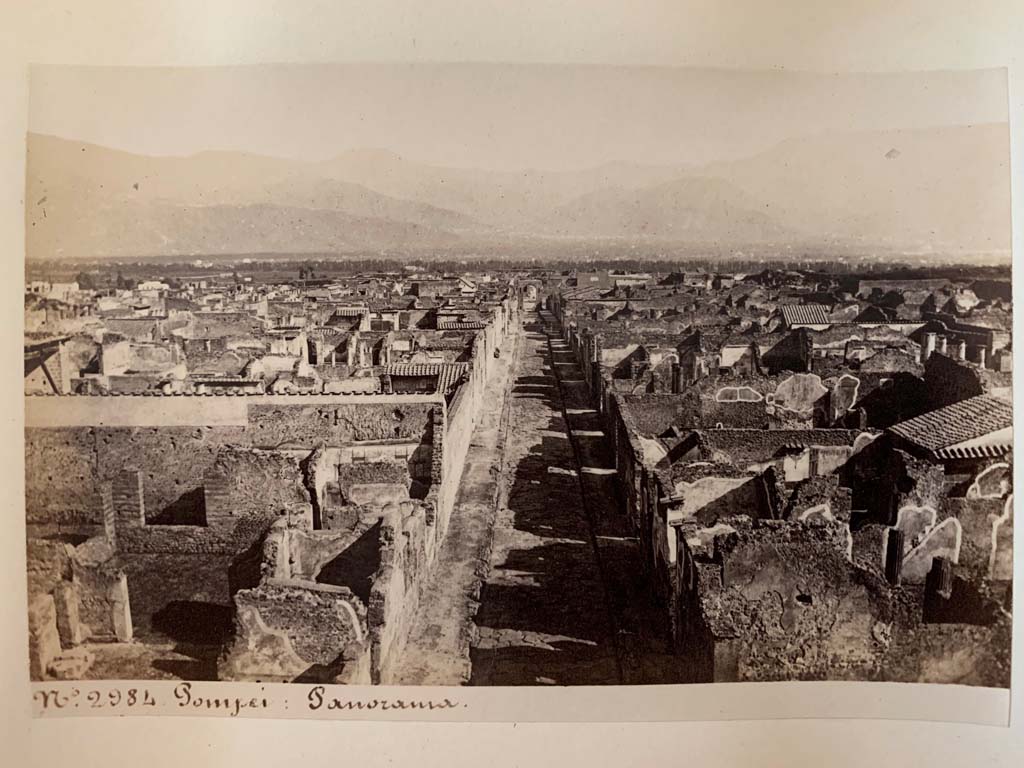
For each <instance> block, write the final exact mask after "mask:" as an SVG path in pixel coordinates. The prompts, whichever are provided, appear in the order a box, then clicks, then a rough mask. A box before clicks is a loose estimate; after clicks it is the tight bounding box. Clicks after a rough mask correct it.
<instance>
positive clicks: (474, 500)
mask: <svg viewBox="0 0 1024 768" xmlns="http://www.w3.org/2000/svg"><path fill="white" fill-rule="evenodd" d="M521 333H522V331H521V329H519V328H517V329H516V331H515V332H514V333H511V334H509V336H508V337H507V338H506V339H505V342H504V344H502V348H501V357H499V358H498V360H497V361H496V362H495V370H494V373H493V374H492V375H491V379H490V381H489V382H488V384H487V390H486V392H485V395H484V408H483V410H482V412H481V414H480V419H479V422H478V423H477V425H476V428H475V429H474V430H473V437H472V440H471V442H470V445H469V450H468V451H467V453H466V465H465V468H464V469H463V472H462V478H461V480H460V484H459V495H458V497H457V498H456V500H455V507H454V509H453V511H452V518H451V522H450V523H449V525H448V533H447V535H446V536H445V538H444V542H443V543H442V544H441V550H440V552H438V559H437V563H436V564H435V567H434V569H433V571H432V573H431V575H430V577H429V578H430V581H429V583H428V584H427V585H426V588H425V589H424V590H423V596H422V598H421V599H420V603H419V605H418V606H417V610H416V613H415V614H414V616H413V618H412V621H411V623H410V632H409V638H408V640H407V641H406V643H405V644H404V647H403V649H402V651H401V653H400V654H399V655H398V657H397V658H398V663H397V664H396V668H395V669H394V671H393V672H392V675H391V678H390V679H388V680H384V682H385V683H393V684H396V685H462V684H464V683H466V682H467V681H468V680H469V676H470V651H469V646H470V641H471V638H472V635H473V613H474V612H475V610H476V598H477V596H478V592H479V589H480V582H481V579H482V578H483V574H484V572H485V571H486V569H487V560H488V554H489V549H490V544H491V535H492V526H493V524H494V516H495V499H496V497H497V496H498V494H499V490H500V486H501V477H502V462H503V458H504V444H505V442H506V438H507V431H508V424H507V421H508V410H509V409H508V404H507V401H508V397H509V394H510V393H509V390H510V388H511V384H512V381H511V377H512V376H513V375H514V368H515V360H516V358H517V357H518V356H519V345H520V342H521Z"/></svg>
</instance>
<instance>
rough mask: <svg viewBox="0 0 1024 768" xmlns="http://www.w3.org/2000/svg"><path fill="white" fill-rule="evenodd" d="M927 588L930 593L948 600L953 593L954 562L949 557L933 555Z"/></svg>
mask: <svg viewBox="0 0 1024 768" xmlns="http://www.w3.org/2000/svg"><path fill="white" fill-rule="evenodd" d="M926 588H927V591H928V592H929V594H931V595H936V596H938V597H941V598H943V599H945V600H948V599H949V598H950V597H952V595H953V563H952V562H951V561H950V559H949V558H948V557H933V558H932V567H931V570H930V571H929V572H928V579H927V581H926Z"/></svg>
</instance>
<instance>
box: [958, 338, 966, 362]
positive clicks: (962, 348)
mask: <svg viewBox="0 0 1024 768" xmlns="http://www.w3.org/2000/svg"><path fill="white" fill-rule="evenodd" d="M955 356H956V359H957V360H966V359H967V342H966V341H962V340H961V341H958V342H957V344H956V355H955Z"/></svg>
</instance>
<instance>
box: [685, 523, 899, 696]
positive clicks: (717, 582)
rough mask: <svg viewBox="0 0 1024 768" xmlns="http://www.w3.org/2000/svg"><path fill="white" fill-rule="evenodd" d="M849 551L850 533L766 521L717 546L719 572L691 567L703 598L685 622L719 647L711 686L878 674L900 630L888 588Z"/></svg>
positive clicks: (836, 527) (709, 653)
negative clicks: (891, 636) (892, 627)
mask: <svg viewBox="0 0 1024 768" xmlns="http://www.w3.org/2000/svg"><path fill="white" fill-rule="evenodd" d="M848 544H849V540H848V535H847V532H846V527H845V525H841V524H831V523H827V522H823V521H810V522H807V523H797V522H783V521H763V522H762V523H761V524H760V525H758V526H756V527H746V528H743V527H740V528H739V529H738V530H736V531H735V532H733V533H728V534H725V535H722V536H719V537H717V538H716V539H715V545H714V550H715V554H714V564H715V565H713V566H712V567H705V568H702V569H695V568H693V567H692V566H691V567H690V568H689V569H687V568H686V565H685V564H683V565H682V566H681V568H680V572H681V573H683V574H686V573H687V571H688V572H689V576H688V579H689V582H690V583H692V587H691V588H690V590H689V591H690V592H694V591H695V592H696V593H697V594H698V595H699V599H698V600H696V601H695V602H692V603H689V604H685V603H684V605H685V606H686V607H685V608H684V611H683V618H682V620H681V622H680V623H681V625H682V627H683V631H684V633H686V632H690V633H692V635H693V637H694V638H702V639H703V641H704V642H705V643H707V642H708V641H710V642H711V643H712V647H711V648H705V650H704V657H705V658H706V659H709V660H711V661H712V665H713V667H712V669H710V670H705V677H706V679H708V680H714V681H716V682H717V681H726V680H783V679H785V680H820V679H863V678H865V677H868V678H870V677H872V676H873V675H875V674H876V671H877V669H878V668H879V664H880V661H881V658H882V656H883V654H884V653H885V652H886V650H887V645H888V636H887V632H888V629H887V627H888V625H889V624H890V623H891V621H892V608H891V606H890V601H889V594H888V588H887V585H885V583H884V582H883V581H881V580H880V579H878V578H877V577H875V576H873V575H872V574H870V573H869V572H867V571H862V570H861V569H858V568H856V567H855V566H854V565H853V564H852V563H851V562H850V561H849V560H848V559H847V547H848ZM687 557H690V555H688V554H687ZM719 564H720V565H719ZM685 591H686V590H683V592H684V594H685ZM695 609H696V610H695ZM684 639H685V638H684Z"/></svg>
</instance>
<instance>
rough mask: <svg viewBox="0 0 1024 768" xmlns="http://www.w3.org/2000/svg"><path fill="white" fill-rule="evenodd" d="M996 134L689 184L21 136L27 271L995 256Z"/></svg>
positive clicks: (811, 155) (819, 141)
mask: <svg viewBox="0 0 1024 768" xmlns="http://www.w3.org/2000/svg"><path fill="white" fill-rule="evenodd" d="M1008 147H1009V132H1008V127H1007V126H1006V125H1005V124H988V125H976V126H953V127H938V128H932V129H927V130H914V131H896V130H894V131H875V132H850V133H833V134H826V135H818V136H810V137H804V138H795V139H790V140H787V141H785V142H783V143H781V144H778V145H776V146H775V147H772V148H771V149H769V150H767V151H765V152H762V153H760V154H757V155H755V156H752V157H749V158H743V159H738V160H733V161H729V162H721V163H713V164H708V165H703V166H643V165H636V164H631V163H625V162H616V163H608V164H605V165H602V166H599V167H596V168H591V169H585V170H579V171H561V172H545V171H539V170H525V171H522V172H509V171H489V170H474V169H459V168H442V167H435V166H430V165H425V164H421V163H417V162H414V161H412V160H409V159H407V158H404V157H402V156H400V155H398V154H396V153H393V152H390V151H387V150H374V149H370V150H355V151H349V152H345V153H343V154H340V155H338V156H336V157H334V158H331V159H329V160H326V161H323V162H316V163H312V162H306V161H298V160H288V159H281V158H272V157H265V156H259V155H253V154H247V153H244V152H233V151H209V152H201V153H198V154H195V155H191V156H187V157H150V156H143V155H137V154H132V153H129V152H124V151H121V150H115V149H109V148H106V147H101V146H97V145H94V144H86V143H82V142H76V141H72V140H68V139H61V138H57V137H53V136H46V135H41V134H29V136H28V163H27V166H28V167H27V181H26V194H27V197H26V227H27V253H28V256H29V257H30V258H53V257H61V258H69V257H70V258H73V257H97V256H117V257H141V256H175V255H203V254H211V255H212V254H229V253H259V252H290V253H304V252H310V253H324V252H335V253H344V252H358V251H368V252H376V251H386V250H403V249H409V250H412V249H421V248H457V247H460V246H465V247H475V246H478V245H486V244H488V243H491V244H493V243H506V242H515V241H517V240H523V239H526V238H529V239H531V241H534V240H537V239H540V240H544V239H550V240H552V241H556V240H573V241H585V240H592V239H593V240H597V239H600V240H605V239H614V240H623V241H634V242H637V243H643V242H656V243H660V244H666V243H667V244H671V243H680V244H682V243H687V244H692V243H697V244H700V243H715V244H718V245H726V246H728V245H737V246H742V245H748V244H779V245H782V244H800V245H801V246H805V247H814V246H815V245H822V246H824V245H828V244H835V243H841V244H846V245H862V246H865V247H872V246H884V247H889V248H904V249H912V250H920V249H933V250H943V251H948V252H956V253H962V254H970V253H971V252H993V251H1000V250H1008V249H1009V243H1010V187H1009V149H1008Z"/></svg>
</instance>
